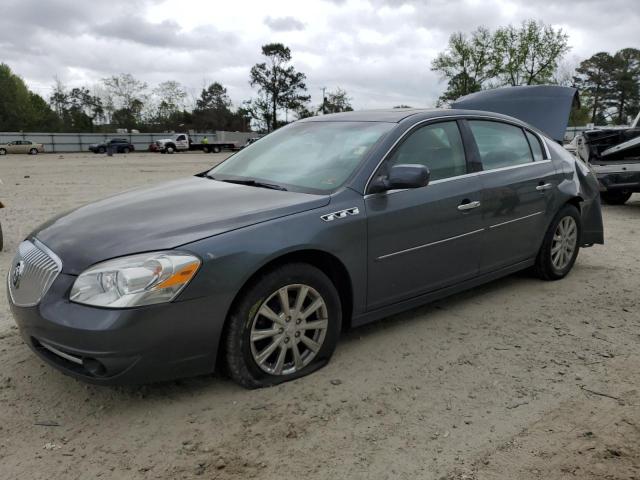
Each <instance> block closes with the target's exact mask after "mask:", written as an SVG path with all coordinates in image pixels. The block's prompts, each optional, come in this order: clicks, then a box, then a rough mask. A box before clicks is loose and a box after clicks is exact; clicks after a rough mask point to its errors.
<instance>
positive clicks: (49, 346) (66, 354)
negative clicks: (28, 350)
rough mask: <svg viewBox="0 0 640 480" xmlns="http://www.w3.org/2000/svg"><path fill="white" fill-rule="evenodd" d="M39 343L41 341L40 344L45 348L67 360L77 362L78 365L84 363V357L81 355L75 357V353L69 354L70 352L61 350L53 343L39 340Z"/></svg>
mask: <svg viewBox="0 0 640 480" xmlns="http://www.w3.org/2000/svg"><path fill="white" fill-rule="evenodd" d="M39 343H40V345H42V347H43V348H46V349H47V350H49V351H50V352H51V353H53V354H54V355H57V356H59V357H62V358H64V359H65V360H68V361H70V362H73V363H76V364H78V365H82V359H81V358H80V357H74V356H73V355H69V354H68V353H64V352H61V351H60V350H58V349H57V348H55V347H52V346H51V345H47V344H46V343H42V342H39Z"/></svg>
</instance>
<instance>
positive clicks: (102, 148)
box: [98, 147, 107, 153]
mask: <svg viewBox="0 0 640 480" xmlns="http://www.w3.org/2000/svg"><path fill="white" fill-rule="evenodd" d="M106 151H107V149H106V148H104V147H100V148H99V149H98V153H105V152H106Z"/></svg>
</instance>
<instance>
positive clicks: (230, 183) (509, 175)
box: [7, 110, 603, 388]
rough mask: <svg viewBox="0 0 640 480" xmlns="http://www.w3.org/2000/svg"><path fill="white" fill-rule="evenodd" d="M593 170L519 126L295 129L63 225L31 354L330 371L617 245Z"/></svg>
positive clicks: (69, 360)
mask: <svg viewBox="0 0 640 480" xmlns="http://www.w3.org/2000/svg"><path fill="white" fill-rule="evenodd" d="M598 198H599V197H598V183H597V181H596V179H595V177H594V175H593V174H592V173H591V172H590V170H589V169H588V167H587V166H586V165H585V164H583V163H582V162H581V161H579V160H576V159H575V158H574V157H573V156H571V155H570V154H569V153H567V152H566V151H565V150H564V149H563V148H562V147H561V146H560V145H558V144H557V143H556V142H555V141H554V140H553V139H551V138H549V137H548V136H546V135H545V134H544V133H543V132H541V131H540V130H537V129H535V128H534V127H532V126H530V125H528V124H525V123H523V122H521V121H519V120H517V119H515V118H512V117H507V116H504V115H500V114H494V113H488V112H482V111H467V110H382V111H371V112H350V113H343V114H336V115H326V116H322V117H314V118H310V119H306V120H302V121H299V122H296V123H293V124H291V125H289V126H287V127H284V128H281V129H279V130H277V131H275V132H274V133H271V134H270V135H268V136H266V137H264V138H261V139H260V140H258V141H257V142H255V143H253V144H252V145H250V146H248V147H247V148H245V149H243V150H242V151H240V152H238V153H236V154H235V155H233V156H231V157H230V158H229V159H227V160H226V161H224V162H223V163H222V164H220V165H218V166H216V167H215V168H213V169H211V170H209V171H207V172H203V173H202V174H199V175H196V176H194V177H191V178H185V179H182V180H176V181H172V182H169V183H165V184H162V185H158V186H155V187H150V188H143V189H140V190H136V191H132V192H127V193H123V194H121V195H118V196H115V197H111V198H108V199H106V200H102V201H98V202H96V203H92V204H90V205H86V206H84V207H81V208H78V209H77V210H75V211H73V212H70V213H65V214H63V215H62V216H60V217H58V218H54V219H52V220H51V221H49V222H47V223H46V224H44V225H42V226H40V227H39V228H38V229H36V230H35V231H34V232H33V233H31V234H30V235H29V236H28V237H27V238H26V239H25V241H24V242H23V243H22V244H21V245H20V247H19V251H18V253H17V255H16V257H15V260H14V262H13V265H12V267H11V270H10V272H9V276H8V282H7V283H8V291H9V296H10V299H11V302H10V304H11V309H12V311H13V315H14V317H15V319H16V321H17V323H18V326H19V328H20V331H21V334H22V336H23V338H24V341H25V342H26V343H27V344H28V345H29V346H30V347H31V348H32V349H33V350H34V351H35V352H36V353H37V354H38V355H39V356H40V357H41V358H43V359H44V360H45V361H47V362H48V363H49V364H51V365H53V366H54V367H56V368H58V369H60V370H62V371H63V372H65V373H67V374H70V375H73V376H75V377H78V378H81V379H83V380H86V381H90V382H95V383H101V384H116V383H142V382H151V381H157V380H165V379H170V378H176V377H184V376H188V375H196V374H205V373H209V372H212V371H213V370H214V368H215V367H216V365H217V364H219V365H224V366H225V367H226V371H227V372H228V373H229V375H230V376H231V377H232V378H233V379H234V380H235V381H237V382H238V383H240V384H241V385H243V386H245V387H248V388H255V387H263V386H267V385H273V384H276V383H279V382H283V381H286V380H291V379H294V378H297V377H300V376H303V375H306V374H308V373H310V372H312V371H314V370H315V369H317V368H319V367H321V366H322V365H324V364H326V362H327V361H328V360H329V358H330V357H331V354H332V353H333V351H334V349H335V348H336V343H337V341H338V337H339V334H340V332H341V330H342V329H344V328H348V327H356V326H359V325H363V324H365V323H368V322H371V321H374V320H377V319H379V318H382V317H385V316H388V315H391V314H394V313H397V312H400V311H402V310H406V309H409V308H412V307H415V306H417V305H420V304H423V303H425V302H429V301H432V300H435V299H438V298H441V297H444V296H446V295H450V294H452V293H456V292H459V291H462V290H465V289H469V288H472V287H475V286H477V285H480V284H482V283H485V282H488V281H490V280H493V279H496V278H499V277H503V276H505V275H509V274H511V273H513V272H516V271H518V270H522V269H529V268H530V269H532V270H533V272H535V273H536V274H537V275H538V276H539V277H540V278H541V279H543V280H558V279H561V278H563V277H564V276H566V275H567V274H568V273H569V271H570V270H571V268H572V267H573V265H574V262H575V261H576V257H577V256H578V251H579V250H580V248H581V247H588V246H591V245H593V244H595V243H602V242H603V227H602V218H601V213H600V204H599V199H598Z"/></svg>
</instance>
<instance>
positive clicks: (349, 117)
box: [300, 108, 446, 123]
mask: <svg viewBox="0 0 640 480" xmlns="http://www.w3.org/2000/svg"><path fill="white" fill-rule="evenodd" d="M443 111H446V110H442V109H437V108H387V109H380V110H358V111H356V112H341V113H330V114H327V115H319V116H316V117H309V118H305V119H303V120H300V121H301V122H389V123H398V122H401V121H402V120H404V119H405V118H407V117H410V116H412V115H416V114H418V113H429V112H433V113H434V114H436V113H438V112H443Z"/></svg>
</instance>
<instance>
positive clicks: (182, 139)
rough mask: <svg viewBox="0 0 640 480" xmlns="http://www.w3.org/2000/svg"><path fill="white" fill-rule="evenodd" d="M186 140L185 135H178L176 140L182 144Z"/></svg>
mask: <svg viewBox="0 0 640 480" xmlns="http://www.w3.org/2000/svg"><path fill="white" fill-rule="evenodd" d="M184 140H186V138H185V136H184V135H178V138H176V142H181V141H184Z"/></svg>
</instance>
